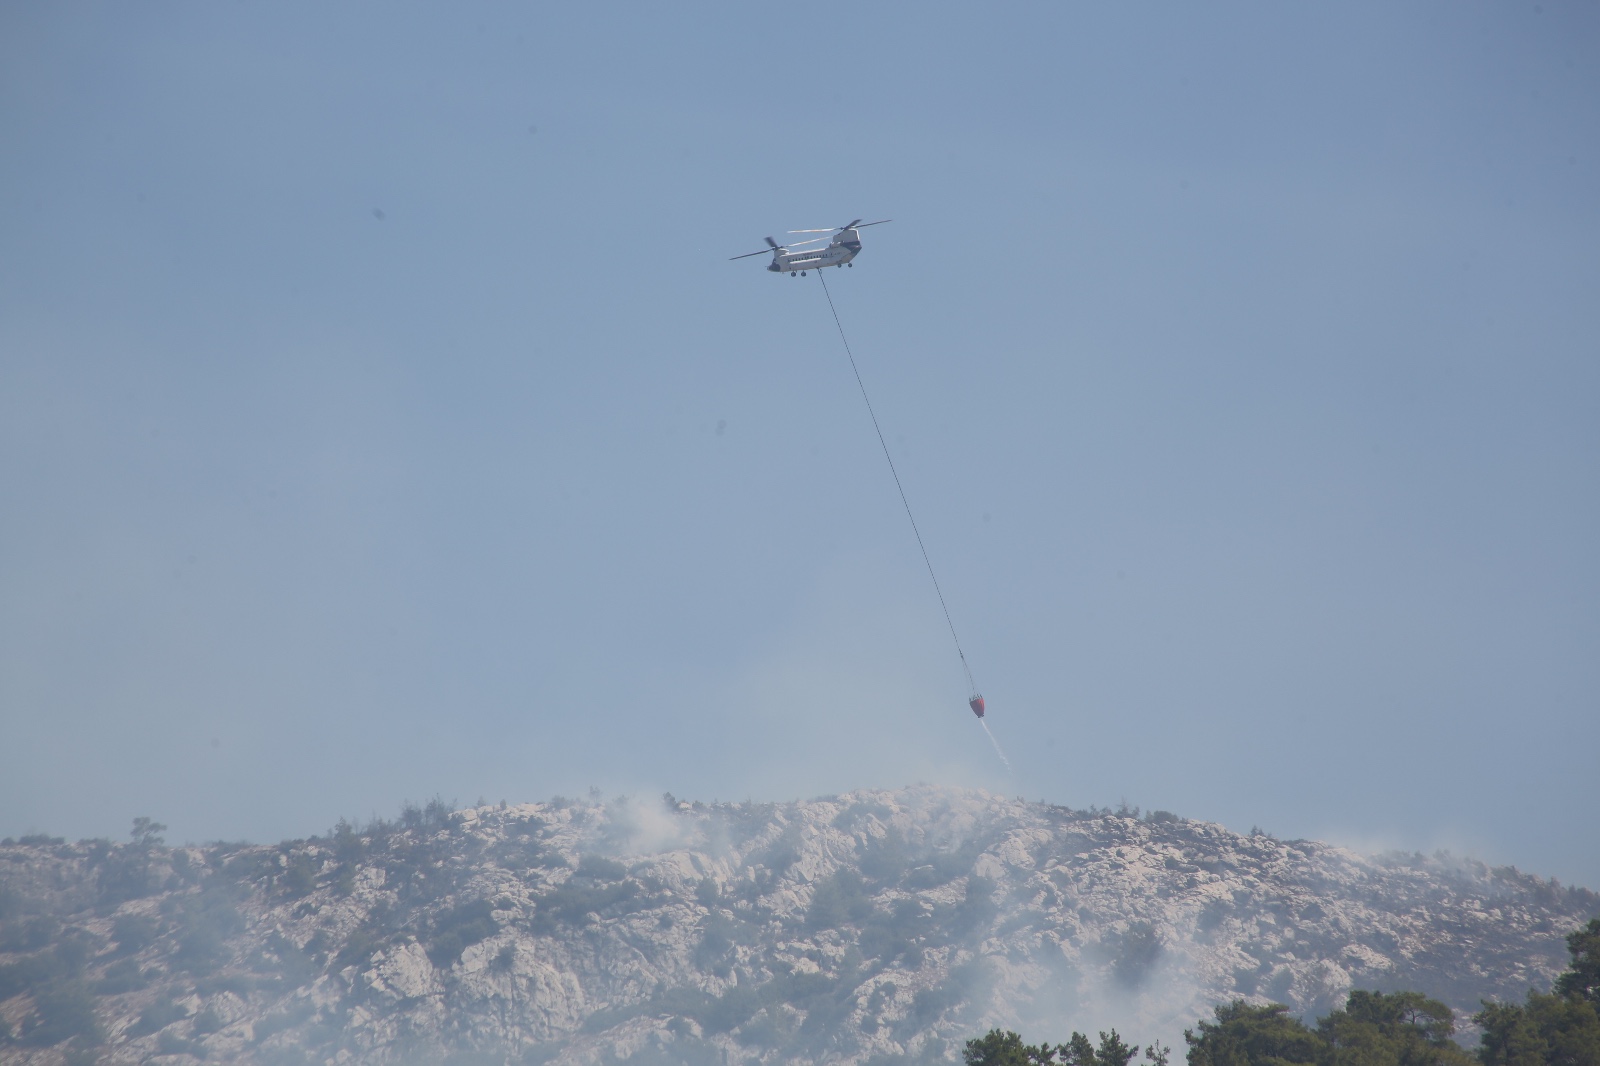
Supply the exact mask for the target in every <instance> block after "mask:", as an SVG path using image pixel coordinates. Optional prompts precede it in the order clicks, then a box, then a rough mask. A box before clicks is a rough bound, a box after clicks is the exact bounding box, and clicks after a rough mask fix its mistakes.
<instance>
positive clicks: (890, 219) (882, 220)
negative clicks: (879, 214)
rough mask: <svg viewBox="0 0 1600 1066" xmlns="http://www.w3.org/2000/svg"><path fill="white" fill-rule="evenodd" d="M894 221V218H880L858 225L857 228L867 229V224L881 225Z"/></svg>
mask: <svg viewBox="0 0 1600 1066" xmlns="http://www.w3.org/2000/svg"><path fill="white" fill-rule="evenodd" d="M893 221H894V219H892V218H880V219H878V221H876V222H868V223H865V224H863V225H860V226H857V227H856V229H866V228H867V226H881V225H883V224H884V223H885V222H893Z"/></svg>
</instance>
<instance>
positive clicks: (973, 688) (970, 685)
mask: <svg viewBox="0 0 1600 1066" xmlns="http://www.w3.org/2000/svg"><path fill="white" fill-rule="evenodd" d="M817 280H818V281H820V282H822V292H823V294H824V295H825V296H827V297H828V310H829V311H831V312H833V324H834V326H835V327H837V328H838V330H839V339H840V340H841V341H843V342H844V354H845V355H847V356H849V358H850V369H851V370H852V371H853V372H854V373H855V375H856V385H857V386H858V387H859V388H860V389H861V398H862V399H863V400H864V401H866V404H867V414H868V415H870V416H871V417H872V428H873V430H875V431H876V432H877V434H878V443H879V444H880V445H882V447H883V457H884V459H886V460H887V461H888V463H889V473H890V474H892V475H893V476H894V487H895V488H896V489H898V490H899V491H900V503H901V505H902V506H904V507H905V509H906V517H907V518H908V519H910V520H911V532H912V533H913V534H915V535H916V538H917V547H918V548H920V549H922V561H923V563H924V564H925V565H926V566H927V567H928V576H929V577H930V578H932V579H933V591H934V592H935V593H936V594H938V597H939V607H940V609H941V610H943V611H944V624H945V625H947V626H949V627H950V639H951V640H953V641H954V642H955V645H956V654H957V655H958V656H960V657H961V670H962V672H963V673H965V674H966V675H967V691H969V692H970V693H972V694H973V695H974V696H976V695H977V693H978V685H977V682H975V681H973V680H972V668H971V667H970V666H968V665H967V653H966V652H964V651H962V650H961V638H960V637H958V636H956V624H955V622H953V621H951V620H950V607H949V606H948V605H947V604H946V603H945V602H944V590H943V589H941V588H940V587H939V575H938V574H935V573H934V572H933V561H932V560H931V559H929V558H928V547H927V545H925V544H923V543H922V531H921V530H919V529H918V528H917V517H916V515H914V514H912V513H911V502H910V501H909V500H907V499H906V490H905V486H904V485H902V484H900V472H899V471H898V470H896V469H895V468H894V456H892V455H890V454H889V442H888V441H886V440H884V439H883V427H882V426H880V425H878V415H877V412H875V411H874V410H873V409H872V398H871V397H869V396H868V395H867V386H866V383H865V382H863V381H862V380H861V368H860V367H858V366H857V365H856V357H855V353H854V352H852V351H851V350H850V338H848V337H846V336H845V335H844V324H843V323H841V322H840V321H839V309H838V308H837V307H835V306H834V305H833V293H831V292H829V291H828V279H827V278H825V277H823V274H822V271H821V270H818V271H817ZM981 720H982V719H980V721H981ZM1001 758H1004V755H1002V756H1001Z"/></svg>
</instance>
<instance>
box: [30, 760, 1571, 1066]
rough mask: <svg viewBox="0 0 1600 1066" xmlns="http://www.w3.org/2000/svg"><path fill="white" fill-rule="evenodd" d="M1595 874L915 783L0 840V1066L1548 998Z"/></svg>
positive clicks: (637, 1049) (833, 1043)
mask: <svg viewBox="0 0 1600 1066" xmlns="http://www.w3.org/2000/svg"><path fill="white" fill-rule="evenodd" d="M1597 913H1600V895H1596V894H1595V893H1593V892H1589V891H1587V890H1585V889H1580V888H1566V887H1562V886H1560V885H1558V884H1557V883H1555V882H1553V881H1545V880H1542V879H1540V878H1538V877H1533V876H1530V875H1526V874H1523V873H1520V872H1518V871H1516V870H1514V869H1511V868H1499V869H1491V868H1489V867H1487V866H1484V865H1483V864H1481V863H1476V862H1472V861H1462V860H1454V859H1451V858H1450V857H1448V856H1434V857H1424V856H1420V855H1386V856H1378V857H1369V856H1363V855H1359V854H1356V853H1354V852H1351V851H1348V850H1345V849H1341V848H1337V847H1331V846H1328V845H1325V844H1320V843H1316V842H1312V841H1281V840H1277V839H1275V838H1273V837H1271V836H1269V835H1266V834H1262V833H1253V834H1250V835H1241V834H1238V833H1233V832H1230V831H1229V830H1227V829H1224V828H1223V827H1221V826H1217V825H1213V824H1208V823H1203V822H1195V821H1189V820H1186V819H1183V818H1179V817H1176V816H1174V815H1171V814H1167V813H1165V812H1153V813H1151V814H1148V815H1145V816H1142V817H1140V816H1139V815H1138V812H1137V811H1128V810H1123V811H1108V810H1098V809H1090V810H1086V811H1085V810H1069V809H1067V808H1063V807H1054V806H1049V805H1045V804H1037V803H1025V802H1022V801H1020V800H1008V799H1004V798H1002V797H999V796H994V795H991V794H988V793H985V792H980V791H968V790H958V789H947V788H937V787H925V786H919V787H912V788H905V789H898V790H892V791H860V792H854V793H850V794H847V795H843V796H837V797H826V798H821V799H816V800H810V801H805V802H796V803H782V804H759V803H745V804H712V805H707V804H700V803H686V802H681V801H677V800H674V799H672V798H671V797H666V798H664V799H663V800H659V801H655V800H653V801H649V802H643V801H628V800H625V799H623V800H614V801H612V802H609V803H601V802H598V801H591V802H586V803H581V802H573V801H569V800H562V799H557V800H554V801H551V802H549V803H536V804H524V805H519V806H499V807H479V808H475V809H470V810H463V811H450V810H448V809H447V808H446V807H444V805H442V804H437V803H436V804H430V805H429V806H428V807H427V808H426V809H418V808H410V809H408V810H407V811H406V813H405V814H404V815H403V816H402V819H401V820H400V821H399V822H397V823H384V822H381V821H380V822H375V823H374V824H372V825H370V826H367V827H363V828H357V827H354V826H350V825H348V824H345V823H340V825H339V826H338V827H336V829H335V830H334V831H332V832H330V833H329V834H328V835H326V836H324V837H319V838H313V839H310V840H304V841H292V842H285V843H283V844H280V845H274V846H258V845H229V844H215V845H208V846H206V847H181V848H167V847H163V846H159V845H157V844H155V843H154V842H153V841H152V840H149V839H146V840H145V842H144V843H142V844H130V845H113V844H110V843H108V842H104V841H98V842H97V841H85V842H79V843H77V844H68V843H65V842H60V841H50V840H43V839H39V838H30V839H29V840H28V841H25V842H18V843H8V844H4V845H0V1062H3V1063H28V1064H30V1066H32V1064H38V1066H43V1064H46V1063H50V1064H54V1063H60V1062H64V1061H70V1062H90V1061H99V1062H102V1063H108V1064H109V1063H136V1062H146V1061H151V1060H152V1059H155V1060H159V1061H163V1062H171V1063H173V1064H174V1066H177V1064H181V1063H192V1062H196V1061H199V1060H201V1059H207V1060H210V1061H223V1062H241V1063H263V1064H289V1063H312V1062H315V1063H325V1062H326V1063H337V1064H342V1063H384V1064H387V1063H402V1062H419V1063H422V1062H426V1063H441V1062H456V1063H509V1062H520V1063H529V1064H543V1063H552V1064H554V1066H598V1064H601V1063H610V1062H612V1061H615V1060H618V1059H627V1060H630V1061H632V1062H635V1063H636V1066H657V1064H661V1063H694V1064H707V1066H711V1064H723V1063H735V1062H738V1063H745V1062H760V1063H777V1062H780V1061H783V1062H788V1061H796V1062H815V1063H824V1062H826V1063H850V1064H855V1063H871V1064H872V1066H907V1064H910V1063H913V1062H924V1061H943V1060H948V1059H951V1058H953V1057H956V1056H957V1053H958V1051H959V1048H960V1044H961V1041H962V1040H964V1039H966V1038H967V1037H969V1036H972V1035H975V1034H977V1033H979V1032H981V1031H983V1030H984V1029H986V1028H987V1027H989V1026H990V1025H1003V1026H1008V1027H1013V1028H1022V1029H1024V1030H1026V1031H1028V1032H1031V1033H1036V1034H1038V1035H1039V1036H1041V1037H1046V1038H1055V1039H1059V1038H1061V1037H1063V1036H1064V1035H1065V1034H1066V1033H1067V1032H1068V1031H1069V1030H1071V1029H1074V1028H1077V1029H1083V1030H1089V1031H1092V1030H1094V1029H1095V1028H1106V1027H1108V1026H1109V1025H1112V1024H1115V1025H1118V1026H1121V1027H1122V1028H1123V1031H1124V1032H1130V1033H1133V1034H1134V1035H1135V1036H1141V1035H1145V1034H1151V1035H1163V1036H1165V1037H1166V1038H1167V1039H1168V1040H1169V1041H1170V1040H1172V1039H1173V1038H1174V1037H1175V1036H1176V1034H1177V1033H1178V1032H1179V1031H1181V1029H1182V1027H1183V1026H1185V1025H1192V1024H1194V1022H1195V1020H1196V1019H1197V1018H1199V1017H1202V1016H1204V1015H1205V1014H1207V1012H1208V1011H1209V1009H1210V1007H1211V1005H1212V1004H1214V1003H1217V1002H1221V1001H1224V1000H1227V999H1230V998H1233V997H1235V996H1243V997H1246V998H1248V999H1251V1000H1253V1001H1256V1002H1267V1001H1269V1000H1272V1001H1278V1002H1284V1003H1288V1004H1289V1005H1290V1006H1291V1007H1293V1008H1294V1009H1295V1010H1296V1011H1299V1012H1311V1013H1316V1012H1321V1011H1325V1010H1327V1009H1329V1008H1331V1007H1332V1006H1334V1005H1337V1004H1338V1003H1339V1002H1341V1001H1342V998H1343V996H1344V994H1345V993H1346V992H1347V991H1348V990H1349V989H1350V988H1352V987H1361V988H1380V989H1385V990H1393V989H1399V988H1411V989H1415V990H1418V991H1423V992H1426V993H1428V994H1429V995H1432V996H1436V997H1438V998H1441V999H1443V1000H1445V1001H1446V1002H1447V1003H1449V1004H1450V1005H1451V1006H1453V1007H1455V1008H1456V1009H1457V1010H1458V1011H1464V1012H1470V1011H1472V1010H1474V1009H1476V1007H1477V1005H1478V1001H1479V999H1481V998H1483V997H1500V998H1505V999H1516V998H1520V997H1521V995H1522V994H1523V992H1525V991H1526V990H1527V988H1528V987H1530V986H1538V987H1541V988H1543V987H1548V985H1549V982H1550V980H1551V979H1552V977H1553V976H1554V975H1555V974H1556V973H1557V972H1559V971H1560V970H1561V969H1562V967H1563V966H1564V965H1565V963H1566V956H1565V951H1564V945H1563V941H1562V937H1563V935H1564V934H1565V933H1567V932H1568V931H1569V930H1571V929H1572V928H1574V927H1576V926H1577V925H1579V924H1581V923H1582V922H1583V921H1586V920H1587V919H1588V918H1590V917H1592V916H1594V915H1595V914H1597Z"/></svg>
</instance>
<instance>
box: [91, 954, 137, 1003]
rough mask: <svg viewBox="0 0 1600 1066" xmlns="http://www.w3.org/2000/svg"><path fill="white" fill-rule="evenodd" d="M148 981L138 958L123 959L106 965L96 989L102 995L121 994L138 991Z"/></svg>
mask: <svg viewBox="0 0 1600 1066" xmlns="http://www.w3.org/2000/svg"><path fill="white" fill-rule="evenodd" d="M146 983H147V982H146V981H145V976H144V971H142V970H140V969H139V963H138V962H137V961H136V960H134V959H121V960H118V961H117V962H114V963H112V964H111V965H110V966H107V967H106V972H105V974H104V976H102V977H101V978H100V981H99V983H98V984H96V985H95V989H94V990H95V992H96V993H97V994H99V995H102V996H120V995H121V994H122V993H124V992H136V991H138V990H139V989H141V988H143V987H144V986H145V984H146Z"/></svg>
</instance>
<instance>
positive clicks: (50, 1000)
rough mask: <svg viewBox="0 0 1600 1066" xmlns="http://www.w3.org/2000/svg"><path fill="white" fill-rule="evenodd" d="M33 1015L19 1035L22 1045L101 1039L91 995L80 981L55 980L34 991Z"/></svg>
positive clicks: (102, 1036)
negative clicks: (31, 1020) (27, 1025)
mask: <svg viewBox="0 0 1600 1066" xmlns="http://www.w3.org/2000/svg"><path fill="white" fill-rule="evenodd" d="M33 1002H34V1009H35V1015H34V1019H33V1022H32V1024H31V1025H29V1027H28V1028H27V1029H26V1030H25V1031H24V1032H23V1034H22V1038H23V1042H24V1043H28V1044H33V1045H35V1046H38V1047H48V1046H50V1045H52V1044H59V1043H62V1042H63V1041H66V1040H72V1039H74V1038H77V1039H79V1040H80V1041H82V1042H83V1043H86V1044H98V1043H100V1042H101V1040H103V1039H104V1033H103V1032H102V1031H101V1029H100V1023H99V1022H98V1021H96V1020H95V1016H94V995H93V994H92V993H91V992H90V991H89V989H88V988H87V987H85V986H84V984H83V982H81V981H58V982H54V983H52V984H49V985H46V986H45V987H43V988H39V989H35V990H34V993H33Z"/></svg>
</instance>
